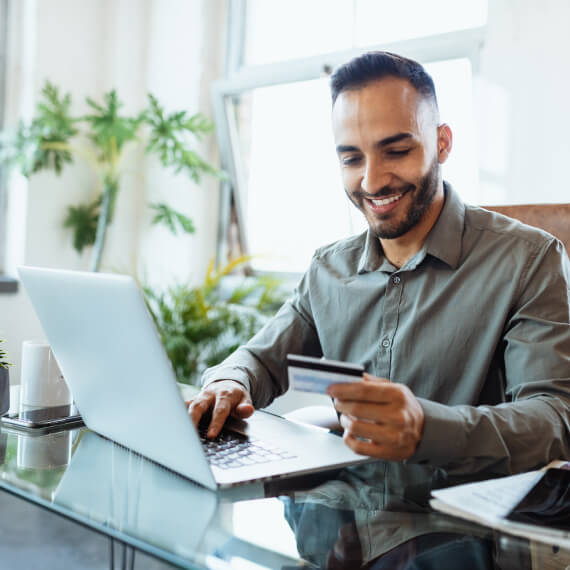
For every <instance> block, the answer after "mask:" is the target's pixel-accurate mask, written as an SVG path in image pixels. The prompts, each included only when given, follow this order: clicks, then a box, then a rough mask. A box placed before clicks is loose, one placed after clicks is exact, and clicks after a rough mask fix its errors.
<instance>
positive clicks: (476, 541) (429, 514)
mask: <svg viewBox="0 0 570 570" xmlns="http://www.w3.org/2000/svg"><path fill="white" fill-rule="evenodd" d="M165 445H168V442H165ZM180 452H181V453H182V452H183V450H180ZM0 463H1V465H0V488H1V489H3V490H4V491H7V492H9V493H11V494H13V495H16V496H18V497H20V498H21V499H23V500H26V501H28V502H29V503H31V504H32V505H37V506H39V507H43V508H45V509H48V510H49V511H51V512H53V513H56V514H58V515H62V516H64V517H66V518H67V519H71V520H72V521H75V522H77V523H79V524H81V525H83V526H85V527H87V528H88V529H91V530H92V531H95V532H97V533H100V534H102V535H104V536H106V537H109V538H110V539H112V540H113V541H117V542H118V543H120V544H123V545H126V547H128V548H130V549H131V550H132V551H133V552H143V553H146V554H147V555H148V554H150V555H151V556H152V557H155V558H157V559H159V560H161V561H163V562H164V563H167V564H172V565H175V566H177V567H183V568H226V567H227V568H282V569H290V568H302V567H305V568H307V567H308V568H351V569H352V568H361V567H366V568H374V569H383V568H386V569H391V570H392V569H399V568H402V569H404V568H438V569H442V568H464V569H471V568H501V569H505V568H512V569H516V570H523V569H527V568H528V569H538V568H565V567H566V566H567V565H568V564H570V551H565V550H563V549H558V548H556V547H554V548H553V547H552V546H548V545H545V544H540V543H534V542H533V543H530V542H529V541H527V540H524V539H521V538H515V537H511V536H507V535H503V534H500V533H497V532H494V531H491V530H490V529H487V528H485V527H482V526H478V525H475V524H471V523H467V522H464V521H461V520H459V519H454V518H452V517H449V516H446V515H443V514H439V513H435V512H433V511H432V510H431V509H430V508H429V506H428V501H429V498H430V491H431V490H432V489H435V488H441V487H444V486H447V485H450V484H455V483H458V482H465V479H461V480H459V479H454V478H453V477H451V476H450V475H449V474H448V473H446V472H445V471H444V470H442V469H432V468H429V467H426V466H419V465H404V464H399V463H386V462H377V463H371V464H367V465H363V466H359V467H353V468H347V469H344V470H342V471H338V472H336V473H331V474H329V475H328V478H327V476H325V475H319V477H318V478H317V477H314V476H313V477H304V478H299V479H297V480H287V481H283V482H279V481H278V482H276V483H271V484H265V485H264V484H261V483H258V484H251V485H247V486H243V487H238V488H235V489H231V490H227V491H222V492H218V493H215V492H212V491H209V490H207V489H204V488H202V487H200V486H198V485H196V484H195V483H193V482H191V481H189V480H186V479H184V478H183V477H180V476H179V475H177V474H175V473H173V472H171V471H169V470H167V469H165V468H163V467H161V466H159V465H156V464H154V463H152V462H150V461H148V460H146V459H144V458H142V457H140V456H138V455H136V454H134V453H132V452H130V451H129V450H127V449H125V448H123V447H121V446H118V445H116V444H114V443H113V442H111V441H109V440H106V439H104V438H102V437H100V436H98V435H96V434H95V433H92V432H90V431H89V430H87V429H85V428H83V429H76V430H70V431H64V432H57V433H52V434H47V435H43V436H33V435H27V434H23V433H17V432H14V431H6V430H5V429H3V431H2V432H1V433H0ZM483 476H484V475H483V474H482V475H481V477H483ZM133 560H134V558H133ZM135 566H136V564H135Z"/></svg>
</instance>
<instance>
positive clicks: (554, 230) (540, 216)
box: [483, 204, 570, 255]
mask: <svg viewBox="0 0 570 570" xmlns="http://www.w3.org/2000/svg"><path fill="white" fill-rule="evenodd" d="M483 207H484V208H485V209H486V210H492V211H493V212H499V214H504V215H505V216H509V218H514V219H515V220H519V221H521V222H523V223H524V224H528V225H529V226H534V227H535V228H540V229H541V230H545V231H547V232H548V233H550V234H552V235H553V236H554V237H557V238H558V239H559V240H560V241H561V242H562V243H563V244H564V247H565V248H566V252H567V253H568V254H569V255H570V204H528V205H521V206H519V205H516V206H483Z"/></svg>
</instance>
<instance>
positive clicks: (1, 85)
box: [0, 0, 18, 293]
mask: <svg viewBox="0 0 570 570" xmlns="http://www.w3.org/2000/svg"><path fill="white" fill-rule="evenodd" d="M9 11H10V0H0V132H1V131H2V130H3V128H4V125H5V113H6V89H7V88H6V74H7V67H8V66H7V59H8V16H9ZM5 170H6V169H5V168H2V167H1V166H0V293H13V292H16V291H17V290H18V282H17V281H16V280H15V279H13V278H12V277H8V276H7V275H6V274H5V269H6V268H5V261H6V251H5V247H6V215H7V210H6V178H7V177H6V172H5Z"/></svg>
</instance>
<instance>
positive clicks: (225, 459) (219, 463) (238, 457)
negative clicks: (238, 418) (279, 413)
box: [199, 429, 296, 469]
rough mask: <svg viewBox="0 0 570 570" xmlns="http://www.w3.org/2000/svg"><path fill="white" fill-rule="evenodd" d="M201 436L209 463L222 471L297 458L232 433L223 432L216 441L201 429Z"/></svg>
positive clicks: (266, 443)
mask: <svg viewBox="0 0 570 570" xmlns="http://www.w3.org/2000/svg"><path fill="white" fill-rule="evenodd" d="M199 434H200V441H201V442H202V447H203V448H204V451H205V453H206V457H207V458H208V462H209V463H210V465H215V466H216V467H219V468H220V469H233V468H235V467H244V466H245V465H255V464H258V463H269V462H273V461H282V460H283V459H293V458H295V457H296V456H295V455H293V454H291V453H289V452H287V451H285V450H283V449H281V448H279V447H278V446H277V445H274V444H272V443H269V442H267V441H262V440H259V439H251V438H248V437H247V436H245V435H241V434H238V433H234V432H230V431H223V430H222V432H221V433H220V434H219V435H218V437H216V438H215V439H207V438H206V430H205V429H203V430H202V429H200V430H199Z"/></svg>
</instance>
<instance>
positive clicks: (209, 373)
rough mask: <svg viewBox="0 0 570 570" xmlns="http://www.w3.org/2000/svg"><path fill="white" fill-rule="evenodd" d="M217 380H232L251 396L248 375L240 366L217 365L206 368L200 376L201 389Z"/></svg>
mask: <svg viewBox="0 0 570 570" xmlns="http://www.w3.org/2000/svg"><path fill="white" fill-rule="evenodd" d="M219 380H234V381H235V382H239V383H240V384H242V385H243V386H244V387H245V389H246V390H247V391H248V392H249V393H250V394H251V382H250V379H249V374H248V372H247V370H245V369H244V368H242V367H240V366H227V365H226V366H224V365H218V366H213V367H212V368H208V370H206V372H204V375H203V376H202V382H201V383H202V388H205V387H206V386H208V384H211V383H212V382H217V381H219Z"/></svg>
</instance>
